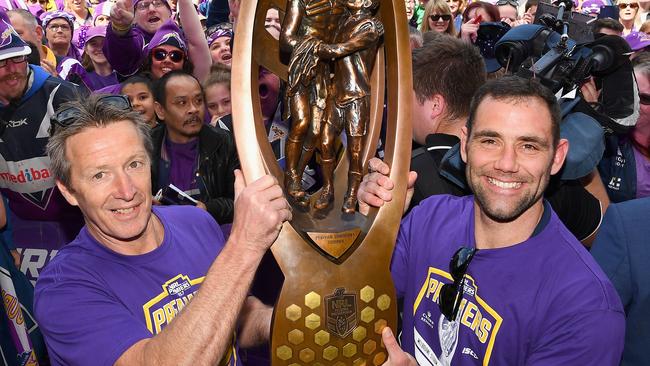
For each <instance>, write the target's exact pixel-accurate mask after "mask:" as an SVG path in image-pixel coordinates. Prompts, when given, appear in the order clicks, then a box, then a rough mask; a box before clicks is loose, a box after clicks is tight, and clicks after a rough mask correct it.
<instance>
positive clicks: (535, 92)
mask: <svg viewBox="0 0 650 366" xmlns="http://www.w3.org/2000/svg"><path fill="white" fill-rule="evenodd" d="M488 97H490V98H493V99H496V100H506V101H513V102H515V103H520V102H523V103H525V102H526V99H529V98H537V99H539V100H541V101H542V102H544V104H545V105H546V107H547V108H548V112H549V114H550V115H551V133H552V134H553V148H555V147H557V144H558V142H559V141H560V122H561V121H562V115H561V113H560V105H559V104H558V102H557V99H556V98H555V95H554V94H553V92H552V91H551V90H550V89H548V88H547V87H545V86H543V85H542V84H541V83H540V82H539V81H537V80H535V79H524V78H520V77H518V76H504V77H502V78H499V79H493V80H490V81H488V82H487V83H485V84H484V85H483V86H482V87H481V88H479V90H478V91H477V92H476V94H475V95H474V98H472V103H471V105H470V111H469V118H468V119H467V136H468V137H469V136H470V135H471V134H472V125H473V123H474V119H475V118H476V110H477V109H478V106H479V105H480V104H481V102H483V100H484V99H485V98H488Z"/></svg>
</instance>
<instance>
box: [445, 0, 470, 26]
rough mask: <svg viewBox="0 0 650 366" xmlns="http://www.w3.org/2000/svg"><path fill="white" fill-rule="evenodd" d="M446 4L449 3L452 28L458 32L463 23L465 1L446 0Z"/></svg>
mask: <svg viewBox="0 0 650 366" xmlns="http://www.w3.org/2000/svg"><path fill="white" fill-rule="evenodd" d="M447 5H449V9H451V15H452V16H453V17H454V29H456V32H458V31H459V30H460V27H461V26H462V25H463V11H465V6H466V5H467V3H466V1H465V0H447Z"/></svg>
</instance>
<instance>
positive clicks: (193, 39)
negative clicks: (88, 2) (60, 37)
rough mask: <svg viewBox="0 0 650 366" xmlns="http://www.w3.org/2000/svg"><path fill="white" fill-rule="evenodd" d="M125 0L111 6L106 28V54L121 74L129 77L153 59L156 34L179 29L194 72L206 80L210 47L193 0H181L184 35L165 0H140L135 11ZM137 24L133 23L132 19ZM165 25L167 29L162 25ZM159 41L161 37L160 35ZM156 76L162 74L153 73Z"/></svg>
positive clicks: (181, 20) (180, 7) (162, 34)
mask: <svg viewBox="0 0 650 366" xmlns="http://www.w3.org/2000/svg"><path fill="white" fill-rule="evenodd" d="M125 1H126V0H118V2H117V3H116V5H115V6H114V7H113V9H112V10H111V27H109V29H108V30H107V32H106V42H105V43H104V54H105V55H106V58H107V59H108V62H109V63H110V64H111V65H112V66H113V68H114V69H115V71H117V73H118V75H121V76H122V77H128V76H130V75H133V74H134V73H136V72H138V71H142V70H146V69H145V68H141V67H142V64H143V63H146V62H148V61H147V60H148V59H150V56H151V54H150V52H151V50H152V49H153V48H154V47H155V46H154V45H151V44H150V43H151V41H152V40H153V38H154V37H155V35H156V34H159V35H160V36H165V35H166V34H167V32H168V31H169V32H176V33H177V34H178V37H177V38H179V39H182V40H183V42H184V43H185V44H186V45H187V50H186V54H185V56H188V55H191V57H192V63H193V64H194V66H195V68H194V71H193V72H194V75H195V76H196V77H197V78H198V79H199V80H203V79H204V78H205V77H206V76H207V75H208V73H209V71H210V50H209V49H208V46H207V44H206V42H205V35H204V33H203V26H202V25H201V21H200V20H199V16H198V14H197V13H196V8H194V4H193V3H192V1H191V0H179V1H178V7H179V9H180V23H181V25H182V27H183V35H184V36H181V33H180V32H179V31H178V27H176V26H175V25H173V20H170V16H171V10H170V8H169V4H167V2H165V0H137V1H136V2H135V3H134V9H135V13H133V12H132V10H131V9H126V4H125V3H124V2H125ZM133 22H135V26H133V27H131V23H133ZM163 25H166V27H165V30H162V31H161V29H160V28H161V27H163ZM157 42H158V43H160V39H157ZM154 77H159V76H156V75H154Z"/></svg>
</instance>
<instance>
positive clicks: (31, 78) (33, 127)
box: [0, 11, 83, 281]
mask: <svg viewBox="0 0 650 366" xmlns="http://www.w3.org/2000/svg"><path fill="white" fill-rule="evenodd" d="M0 34H5V35H7V34H8V35H9V37H8V38H6V40H8V41H9V42H5V43H3V44H2V45H1V46H0V63H1V64H2V67H0V115H1V116H2V119H3V120H4V121H6V122H5V123H4V124H3V125H4V126H5V128H4V131H0V136H1V137H2V139H1V140H0V158H1V160H2V161H4V162H5V164H6V165H5V167H4V169H5V172H7V174H5V175H4V176H3V177H5V178H2V181H3V182H2V195H3V196H4V197H5V198H6V199H7V201H8V209H9V210H8V212H9V221H10V223H11V227H12V230H11V233H10V238H11V242H12V243H13V245H15V246H16V247H17V248H18V249H20V250H21V255H22V256H23V258H22V261H21V262H22V266H21V270H22V271H23V272H25V274H26V275H27V276H28V278H29V279H30V280H34V281H35V280H36V278H38V275H39V273H40V270H41V269H42V268H43V267H44V266H45V265H46V264H47V263H49V260H50V259H51V258H52V257H53V256H54V255H55V254H56V252H57V250H58V249H60V248H61V246H63V245H64V244H65V243H67V242H68V241H70V240H72V239H73V238H74V237H75V236H76V235H77V233H78V232H79V229H80V228H81V226H82V225H83V222H82V219H81V215H80V213H79V211H78V210H77V209H76V208H73V207H71V206H70V205H68V204H67V203H66V202H65V200H64V199H63V197H62V196H61V194H60V192H59V191H58V190H57V189H56V187H55V184H54V181H53V180H52V179H51V174H52V173H51V171H50V161H49V159H48V158H47V156H44V154H45V145H46V144H47V141H48V137H49V134H48V130H49V128H50V118H51V117H52V115H53V114H54V110H56V109H57V108H59V106H60V105H61V104H62V103H63V102H66V101H68V100H70V99H72V98H74V97H75V96H76V95H77V94H79V93H80V91H81V90H80V89H78V88H77V87H76V86H75V85H73V84H71V83H68V82H65V81H63V80H60V79H58V78H55V77H52V76H51V75H50V74H48V73H47V72H45V71H44V70H43V69H42V68H41V67H39V66H34V65H29V64H27V61H26V55H27V54H28V53H29V52H30V49H29V47H27V45H26V43H24V42H23V40H22V39H20V37H18V35H17V34H16V33H15V32H14V31H13V29H12V28H10V26H9V21H8V19H7V17H6V15H5V13H4V11H0ZM12 177H13V178H12Z"/></svg>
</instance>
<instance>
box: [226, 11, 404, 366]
mask: <svg viewBox="0 0 650 366" xmlns="http://www.w3.org/2000/svg"><path fill="white" fill-rule="evenodd" d="M269 8H277V9H278V10H279V13H280V15H281V18H283V22H282V32H281V35H280V40H279V41H278V40H275V39H274V38H272V37H271V35H270V34H269V33H268V32H266V31H265V29H264V18H265V15H266V12H267V10H268V9H269ZM260 66H263V67H265V68H266V69H268V70H269V71H271V72H273V73H274V74H276V75H278V76H279V77H280V78H281V79H282V80H284V81H285V82H286V85H287V88H286V89H287V93H286V94H287V95H286V99H285V100H286V107H287V114H288V117H289V116H290V117H291V122H292V123H291V129H290V131H289V137H288V139H287V143H286V147H285V151H286V162H287V164H286V165H287V167H286V169H285V171H283V170H282V169H281V168H280V167H279V165H278V163H277V162H276V158H275V156H274V155H273V151H272V149H271V147H270V145H269V143H268V141H267V132H266V129H265V126H264V123H263V121H262V115H261V109H260V103H259V100H260V98H259V91H258V87H257V75H258V70H259V67H260ZM232 69H233V70H232V71H233V72H232V94H233V98H232V101H233V108H232V109H233V121H234V132H235V138H236V141H237V146H238V150H239V158H240V161H241V165H242V168H243V171H244V176H245V178H246V180H247V181H252V180H255V179H257V178H259V177H260V176H262V175H263V174H267V173H270V174H273V175H274V176H275V177H277V179H278V181H280V182H282V184H283V186H284V187H285V193H286V195H287V199H288V201H289V202H290V203H291V205H292V207H293V220H292V221H291V222H288V223H285V224H284V227H283V229H282V231H281V232H280V235H279V237H278V239H277V241H276V242H275V244H274V245H273V246H272V247H271V250H272V252H273V255H274V257H275V259H276V261H277V262H278V264H279V266H280V268H281V270H282V272H283V274H284V277H285V280H284V284H283V287H282V291H281V293H280V297H279V299H278V300H277V303H276V305H275V311H274V317H273V329H272V340H271V354H272V363H273V365H307V364H313V365H381V364H383V363H384V362H385V360H386V359H387V357H388V355H387V353H386V350H385V348H384V346H383V344H382V342H381V331H382V329H383V328H384V327H385V326H390V327H391V328H392V329H395V326H396V323H397V304H396V299H395V290H394V287H393V282H392V279H391V276H390V272H389V265H390V259H391V255H392V251H393V247H394V243H395V239H396V236H397V231H398V229H399V222H400V218H401V215H402V210H403V202H404V196H405V192H406V178H407V175H408V168H409V158H410V149H411V126H410V118H411V117H410V111H409V110H408V107H407V106H408V105H409V104H410V102H409V101H410V98H411V93H412V76H411V52H410V47H409V37H408V28H407V24H406V16H405V9H404V1H403V0H284V1H283V0H246V1H242V2H241V8H240V13H239V17H238V23H237V28H236V31H235V47H234V60H233V68H232ZM384 102H386V103H387V125H386V146H385V150H384V152H385V154H384V160H385V161H386V162H387V163H388V164H389V166H391V173H390V177H391V179H392V180H393V181H394V182H395V184H396V187H395V190H394V199H393V200H392V201H391V202H388V203H386V204H385V205H384V206H383V207H381V208H380V209H373V210H371V212H370V213H369V215H368V216H364V215H361V214H359V213H358V212H356V205H357V190H358V188H359V183H360V181H361V178H362V176H363V174H364V172H365V171H366V169H367V167H366V165H367V161H368V160H369V158H370V157H372V156H373V155H374V153H375V151H376V149H377V144H378V140H379V133H380V129H381V121H382V114H383V106H384ZM337 139H345V140H346V147H345V150H346V151H345V152H337V151H336V149H335V146H336V144H335V141H336V140H337ZM315 154H318V161H319V165H320V166H319V168H320V170H321V173H322V176H323V187H322V188H321V189H320V190H319V191H318V192H316V193H314V194H312V195H309V194H308V193H307V192H305V191H304V190H303V189H302V186H301V184H300V181H301V177H302V174H303V171H304V169H305V166H306V164H307V162H308V161H309V160H310V159H311V158H312V157H313V156H314V155H315Z"/></svg>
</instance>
